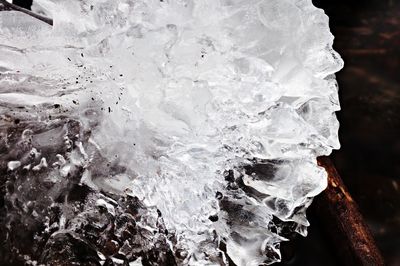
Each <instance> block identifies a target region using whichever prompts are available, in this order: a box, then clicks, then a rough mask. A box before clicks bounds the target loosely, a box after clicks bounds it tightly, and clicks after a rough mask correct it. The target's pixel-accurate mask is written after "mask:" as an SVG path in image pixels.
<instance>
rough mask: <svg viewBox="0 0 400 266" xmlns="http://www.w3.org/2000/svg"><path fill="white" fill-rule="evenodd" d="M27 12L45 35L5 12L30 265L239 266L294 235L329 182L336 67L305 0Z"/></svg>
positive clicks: (10, 209)
mask: <svg viewBox="0 0 400 266" xmlns="http://www.w3.org/2000/svg"><path fill="white" fill-rule="evenodd" d="M33 10H34V11H36V12H39V13H43V14H46V15H47V16H50V17H52V18H53V20H54V26H53V27H51V26H49V25H47V24H45V23H43V22H41V21H39V20H35V19H34V18H32V17H29V16H27V15H25V14H22V13H18V12H15V11H7V12H1V13H0V26H1V27H0V71H1V72H0V74H1V75H0V110H1V118H2V120H1V122H0V127H1V134H2V136H1V137H2V138H1V139H0V142H1V143H0V144H1V147H0V148H1V150H2V153H3V154H2V155H1V165H0V166H1V169H2V171H3V173H4V182H6V184H7V185H6V186H5V188H4V189H3V192H2V195H4V202H5V203H4V204H3V207H2V211H3V212H4V213H6V214H7V215H6V217H4V218H2V221H1V222H2V223H3V224H4V226H5V227H7V228H8V230H9V231H8V232H9V233H8V234H3V233H2V236H4V235H7V237H8V245H9V249H10V250H12V251H13V252H14V253H17V255H19V256H21V257H23V260H25V261H26V262H27V261H28V262H29V263H31V264H32V263H33V264H34V263H36V261H39V262H41V263H48V264H57V265H58V264H63V263H66V265H70V264H68V263H86V264H88V265H98V263H105V262H106V263H108V264H107V265H125V264H124V263H131V264H132V265H141V264H143V265H173V264H177V265H227V264H228V261H229V260H231V261H232V262H233V263H235V264H236V265H238V266H241V265H248V266H250V265H262V264H270V263H273V262H276V261H279V259H280V252H279V244H280V243H281V242H282V241H286V240H288V239H289V234H290V233H291V232H297V233H300V234H302V235H306V233H307V230H306V228H307V226H308V225H309V223H308V221H307V219H306V214H305V211H306V208H307V207H308V206H309V204H310V203H311V200H312V198H313V197H314V196H315V195H317V194H318V193H320V192H321V191H322V190H323V189H324V188H325V187H326V182H327V181H326V173H325V172H324V170H323V169H322V168H320V167H318V166H317V163H316V157H317V156H320V155H328V154H330V152H331V150H332V149H337V148H339V142H338V135H337V133H338V122H337V120H336V117H335V111H338V110H339V102H338V95H337V84H336V80H335V77H334V73H335V72H336V71H338V70H339V69H340V68H341V67H342V64H343V63H342V60H341V59H340V57H339V56H338V54H337V53H336V52H334V51H333V50H332V43H333V36H332V34H331V33H330V31H329V26H328V17H327V16H326V15H325V14H324V12H323V11H322V10H321V9H317V8H315V7H314V6H313V5H312V3H311V0H261V1H260V0H257V1H255V0H218V1H217V0H165V1H160V0H157V1H156V0H146V1H145V0H132V1H128V0H122V1H113V0H98V1H94V0H93V1H90V0H88V1H78V0H75V1H71V0H37V1H34V5H33ZM22 228H24V230H25V231H26V232H31V233H32V235H34V237H33V239H31V238H29V237H26V239H29V241H28V240H27V242H26V243H30V244H29V245H28V244H26V243H25V244H26V245H24V243H21V242H19V240H18V239H20V238H21V239H22V238H23V236H19V235H18V236H17V235H16V232H17V231H18V230H20V229H22ZM288 232H289V233H288ZM19 237H20V238H19ZM79 250H81V251H79ZM83 253H84V254H83ZM4 256H5V255H3V257H4ZM10 256H11V257H10V258H13V256H16V255H15V254H14V255H10ZM131 264H130V265H131Z"/></svg>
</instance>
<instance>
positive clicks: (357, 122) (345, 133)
mask: <svg viewBox="0 0 400 266" xmlns="http://www.w3.org/2000/svg"><path fill="white" fill-rule="evenodd" d="M313 3H314V5H316V6H318V7H320V8H323V9H324V10H325V12H326V13H327V14H328V16H329V17H330V26H331V30H332V32H333V34H334V35H335V44H334V48H335V50H336V51H338V52H339V53H340V54H341V56H342V57H343V60H344V62H345V66H344V68H343V70H341V71H340V72H339V73H338V74H337V80H338V83H339V89H340V92H339V95H340V101H341V106H342V111H341V112H339V113H338V119H339V121H340V124H341V127H340V142H341V145H342V147H341V149H340V150H339V151H335V152H334V153H333V155H332V156H331V157H332V159H333V161H334V163H335V164H336V167H337V169H338V171H339V173H340V174H341V176H342V178H343V180H344V182H345V184H346V185H347V187H348V189H349V191H350V193H351V194H352V196H353V198H354V199H355V200H356V202H357V203H358V205H359V207H360V211H361V212H362V214H363V216H364V218H365V219H366V221H367V223H368V225H369V227H370V229H371V231H372V233H373V235H374V237H375V240H376V242H377V245H378V247H379V248H380V250H381V252H382V254H383V256H384V258H385V261H386V264H387V265H389V266H395V265H400V1H396V0H391V1H390V0H380V1H377V0H376V1H375V0H369V1H356V0H347V1H344V0H336V1H334V0H314V1H313ZM317 200H318V199H317ZM309 218H310V222H311V227H310V232H309V237H307V238H304V239H300V238H299V239H297V243H295V245H294V246H293V247H289V248H287V250H286V251H285V252H284V253H283V255H284V262H283V263H281V265H327V266H330V265H332V266H333V265H335V266H336V265H343V264H342V261H341V258H340V257H338V256H336V254H335V247H334V246H331V245H330V241H329V238H327V237H326V236H325V233H324V232H323V230H322V229H321V226H320V225H319V222H318V219H317V218H316V217H315V215H314V213H313V208H312V207H311V208H310V210H309ZM285 253H286V254H285ZM285 255H286V256H285Z"/></svg>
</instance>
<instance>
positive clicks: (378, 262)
mask: <svg viewBox="0 0 400 266" xmlns="http://www.w3.org/2000/svg"><path fill="white" fill-rule="evenodd" d="M318 164H319V165H320V166H322V167H324V168H325V169H326V171H327V173H328V187H327V189H326V190H325V191H324V192H323V193H322V194H321V195H320V196H318V197H317V198H316V199H315V202H314V204H315V208H316V213H317V216H318V219H320V220H321V225H322V226H323V227H324V229H325V230H326V232H327V233H328V235H329V237H330V239H332V241H333V243H332V244H333V246H334V248H335V251H336V252H337V254H338V258H339V259H341V260H342V261H343V263H344V264H345V265H352V266H358V265H360V266H361V265H362V266H372V265H373V266H382V265H385V263H384V260H383V257H382V255H381V253H380V251H379V250H378V248H377V246H376V244H375V241H374V239H373V237H372V234H371V232H370V230H369V228H368V226H367V224H366V223H365V221H364V219H363V217H362V215H361V213H360V212H359V210H358V206H357V204H356V203H355V201H354V200H353V198H352V197H351V195H350V193H349V191H348V190H347V188H346V186H345V185H344V183H343V181H342V179H341V178H340V176H339V174H338V172H337V171H336V169H335V166H334V165H333V163H332V161H331V160H330V159H329V158H328V157H319V158H318Z"/></svg>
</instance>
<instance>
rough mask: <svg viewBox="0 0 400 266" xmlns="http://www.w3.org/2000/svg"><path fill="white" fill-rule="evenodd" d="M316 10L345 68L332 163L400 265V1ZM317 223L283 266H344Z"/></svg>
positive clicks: (329, 0)
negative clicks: (325, 19) (325, 20)
mask: <svg viewBox="0 0 400 266" xmlns="http://www.w3.org/2000/svg"><path fill="white" fill-rule="evenodd" d="M31 2H32V1H27V0H18V1H16V0H15V1H14V3H15V4H20V5H29V4H30V3H31ZM313 2H314V4H315V5H316V6H318V7H320V8H323V9H324V10H325V12H326V13H327V14H328V16H329V17H330V25H331V30H332V32H333V34H334V35H335V37H336V39H335V45H334V48H335V50H336V51H338V52H339V53H340V54H341V56H342V57H343V59H344V61H345V67H344V69H343V70H342V71H340V72H339V73H338V74H337V80H338V83H339V87H340V100H341V105H342V111H341V112H339V113H338V118H339V121H340V123H341V128H340V141H341V144H342V148H341V149H340V150H339V151H336V152H334V154H333V155H332V158H333V161H334V163H335V164H336V166H337V169H338V171H339V173H340V174H341V176H342V178H343V180H344V182H345V184H346V185H347V187H348V189H349V190H350V193H351V194H352V196H353V198H354V199H355V200H356V201H357V203H358V204H359V207H360V210H361V212H362V214H363V215H364V217H365V219H366V221H367V223H368V225H369V226H370V229H371V231H372V233H373V235H374V237H375V239H376V241H377V244H378V246H379V248H380V250H381V251H382V253H383V256H384V258H385V260H386V263H387V265H389V266H395V265H400V138H399V137H400V86H399V85H400V1H399V0H397V1H396V0H369V1H366V0H365V1H358V0H347V1H345V0H335V1H334V0H314V1H313ZM317 200H318V199H317ZM309 217H310V222H311V224H312V226H311V227H310V232H309V237H307V238H298V239H297V240H295V241H292V243H291V244H290V245H288V246H285V247H284V249H283V259H284V261H283V262H282V263H280V265H326V266H330V265H332V266H333V265H335V266H336V265H342V263H341V260H340V258H339V257H337V256H336V254H335V247H333V246H331V245H330V241H329V238H327V237H326V236H325V233H324V232H323V230H322V229H321V226H320V225H319V222H318V219H317V218H316V217H315V216H314V215H313V210H312V207H311V209H310V211H309Z"/></svg>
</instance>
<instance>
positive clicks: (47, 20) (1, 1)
mask: <svg viewBox="0 0 400 266" xmlns="http://www.w3.org/2000/svg"><path fill="white" fill-rule="evenodd" d="M0 3H1V4H3V6H4V7H6V8H10V9H12V10H16V11H20V12H22V13H25V14H27V15H29V16H31V17H34V18H36V19H38V20H41V21H43V22H45V23H47V24H49V25H51V26H53V20H52V19H51V18H48V17H45V16H42V15H39V14H36V13H34V12H32V11H30V10H28V9H25V8H22V7H20V6H17V5H14V4H11V3H9V2H7V1H6V0H0Z"/></svg>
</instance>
